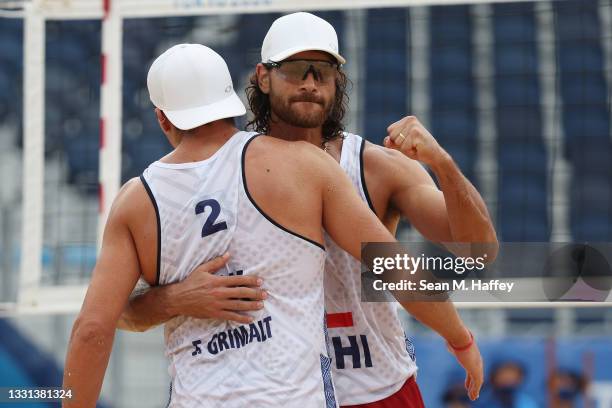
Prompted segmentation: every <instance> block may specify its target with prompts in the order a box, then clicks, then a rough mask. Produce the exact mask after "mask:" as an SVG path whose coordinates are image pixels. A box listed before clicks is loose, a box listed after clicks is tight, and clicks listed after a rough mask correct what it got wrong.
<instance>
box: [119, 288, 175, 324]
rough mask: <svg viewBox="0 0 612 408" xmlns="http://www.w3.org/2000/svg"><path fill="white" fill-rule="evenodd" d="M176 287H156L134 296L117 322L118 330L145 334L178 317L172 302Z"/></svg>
mask: <svg viewBox="0 0 612 408" xmlns="http://www.w3.org/2000/svg"><path fill="white" fill-rule="evenodd" d="M175 285H176V284H170V285H166V286H156V287H153V288H150V289H148V290H146V291H144V292H141V293H137V294H135V295H133V296H132V297H131V298H130V301H129V302H128V304H127V306H126V307H125V309H124V310H123V313H122V314H121V317H120V318H119V321H118V322H117V328H119V329H122V330H129V331H137V332H143V331H146V330H148V329H150V328H152V327H155V326H158V325H160V324H163V323H165V322H167V321H168V320H170V319H171V318H173V317H174V316H175V315H176V314H175V313H174V308H173V302H172V299H173V295H172V293H173V292H174V289H175Z"/></svg>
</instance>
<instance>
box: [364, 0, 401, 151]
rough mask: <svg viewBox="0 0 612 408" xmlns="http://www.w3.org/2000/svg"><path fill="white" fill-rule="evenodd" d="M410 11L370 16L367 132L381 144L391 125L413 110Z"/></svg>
mask: <svg viewBox="0 0 612 408" xmlns="http://www.w3.org/2000/svg"><path fill="white" fill-rule="evenodd" d="M408 13H409V11H408V9H378V10H370V11H369V12H368V15H367V39H366V41H367V51H366V53H367V56H368V57H367V58H366V66H365V75H366V77H367V80H366V81H364V83H363V85H362V86H364V87H365V91H364V95H365V101H364V108H365V112H367V115H366V117H365V120H364V135H365V136H366V137H367V138H368V139H369V140H370V141H372V142H374V143H378V144H380V143H382V140H383V138H384V137H385V136H386V134H387V131H386V129H387V127H388V126H389V125H390V124H391V123H393V122H395V121H397V120H399V119H401V118H402V117H404V116H406V115H407V114H408V113H409V112H410V107H409V102H408V101H409V99H410V82H409V81H408V78H409V76H410V53H409V48H408V44H407V30H408V24H409V21H410V20H409V18H408V16H409V14H408Z"/></svg>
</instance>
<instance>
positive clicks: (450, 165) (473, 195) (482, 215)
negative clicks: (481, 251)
mask: <svg viewBox="0 0 612 408" xmlns="http://www.w3.org/2000/svg"><path fill="white" fill-rule="evenodd" d="M431 169H432V171H433V172H434V174H435V176H436V178H437V180H438V183H439V184H440V189H441V190H442V193H443V194H444V200H445V203H446V208H447V212H448V220H449V225H450V231H451V235H452V238H453V241H454V242H471V243H488V244H497V238H496V234H495V229H494V228H493V223H492V222H491V218H490V216H489V212H488V210H487V207H486V205H485V203H484V201H483V199H482V197H481V196H480V194H479V193H478V191H477V190H476V188H475V187H474V186H473V185H472V183H470V181H469V180H468V179H467V178H466V177H465V176H464V175H463V174H462V173H461V170H459V168H458V167H457V165H456V164H455V163H454V161H453V160H452V158H451V157H450V155H448V153H446V152H444V153H443V154H442V155H441V157H440V159H439V160H438V161H437V162H436V163H435V164H434V165H432V166H431Z"/></svg>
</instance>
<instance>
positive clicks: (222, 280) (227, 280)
mask: <svg viewBox="0 0 612 408" xmlns="http://www.w3.org/2000/svg"><path fill="white" fill-rule="evenodd" d="M218 278H219V279H217V281H216V282H215V283H216V285H217V286H225V287H232V286H250V287H258V286H261V285H262V284H263V280H262V279H261V278H259V277H258V276H254V275H238V276H219V277H218Z"/></svg>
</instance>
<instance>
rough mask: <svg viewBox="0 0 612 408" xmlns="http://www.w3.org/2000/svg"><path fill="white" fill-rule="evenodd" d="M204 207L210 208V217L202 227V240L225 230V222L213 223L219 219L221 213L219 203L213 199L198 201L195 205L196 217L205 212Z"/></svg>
mask: <svg viewBox="0 0 612 408" xmlns="http://www.w3.org/2000/svg"><path fill="white" fill-rule="evenodd" d="M206 207H210V209H211V211H210V215H209V216H208V218H207V219H206V222H204V226H203V227H202V238H204V237H207V236H209V235H212V234H214V233H215V232H219V231H223V230H226V229H227V224H226V223H225V221H223V222H219V223H217V224H215V221H217V217H219V213H220V212H221V205H220V204H219V202H218V201H217V200H215V199H213V198H209V199H208V200H204V201H200V202H199V203H197V204H196V208H195V213H196V215H197V214H202V213H203V212H204V211H205V210H206Z"/></svg>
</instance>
